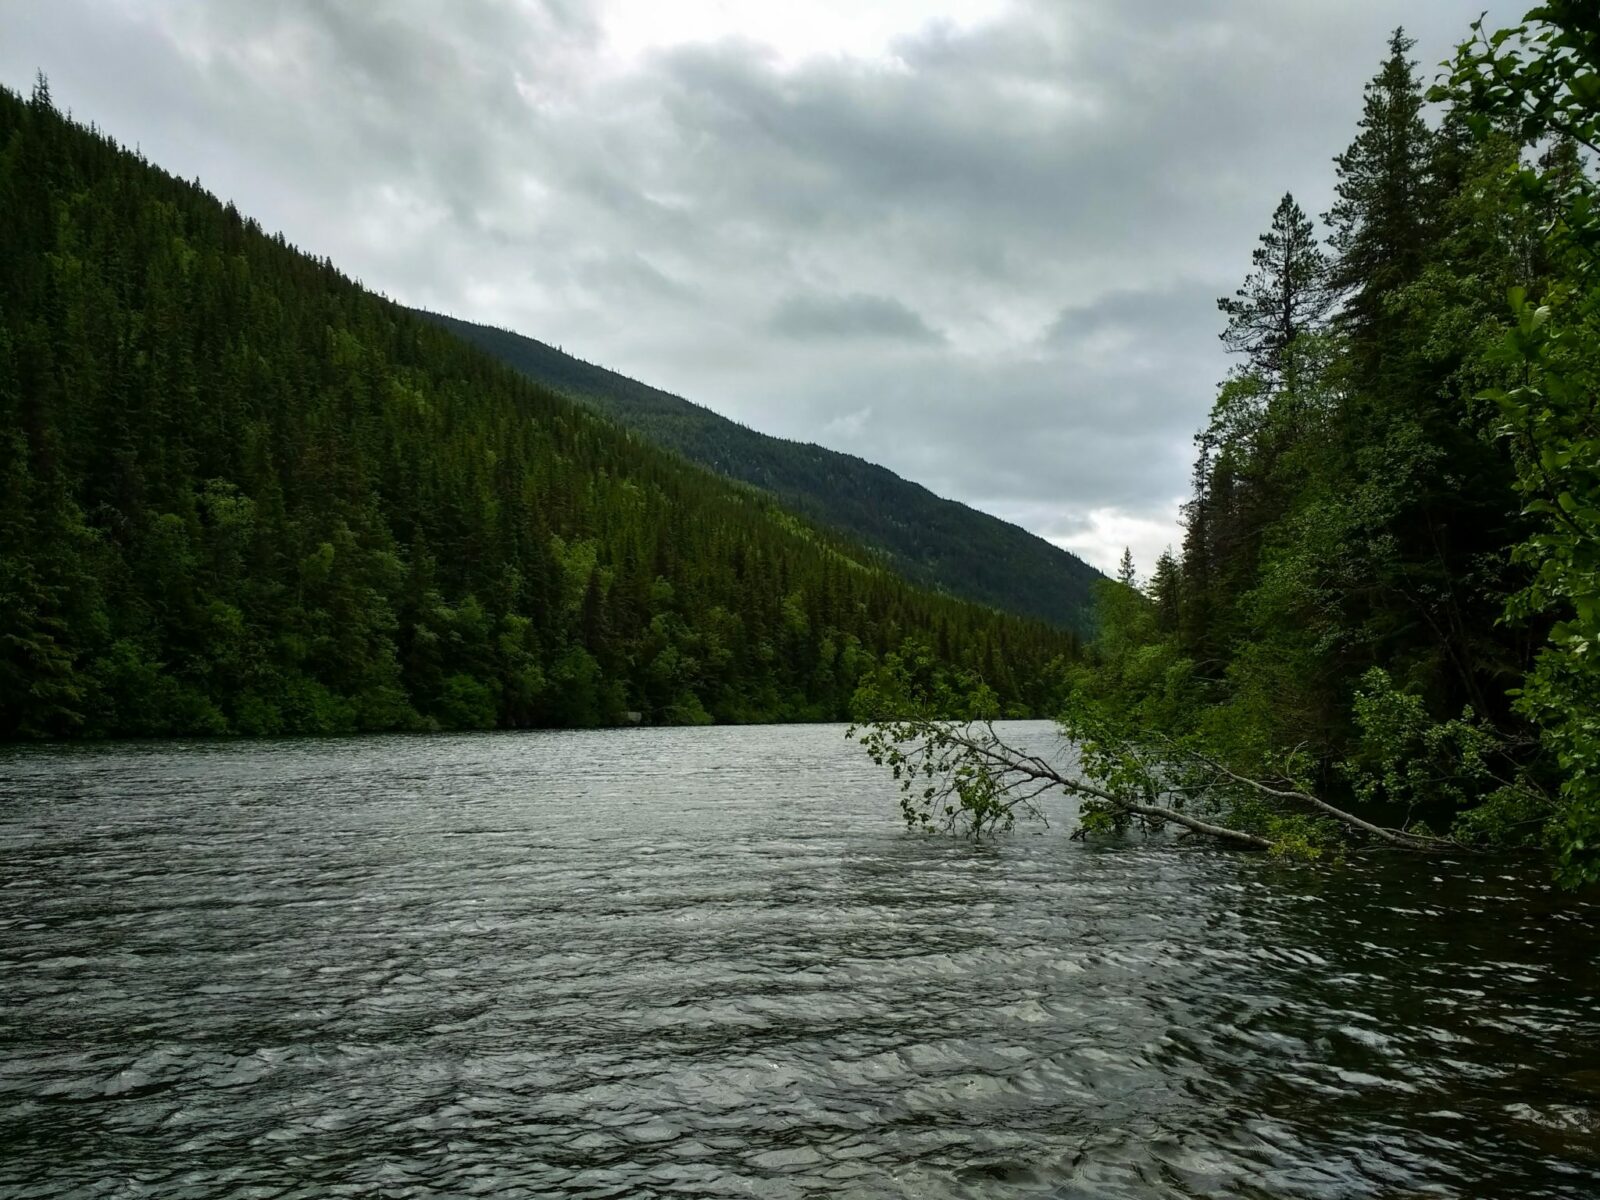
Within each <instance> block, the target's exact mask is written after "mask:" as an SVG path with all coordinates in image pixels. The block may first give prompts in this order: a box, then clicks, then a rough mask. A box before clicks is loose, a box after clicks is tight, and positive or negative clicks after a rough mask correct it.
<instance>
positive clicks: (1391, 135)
mask: <svg viewBox="0 0 1600 1200" xmlns="http://www.w3.org/2000/svg"><path fill="white" fill-rule="evenodd" d="M1411 50H1412V42H1411V41H1410V40H1409V39H1408V38H1407V37H1406V36H1405V34H1404V32H1403V31H1396V32H1395V33H1394V35H1393V37H1392V39H1391V41H1390V43H1389V46H1388V53H1387V56H1386V57H1385V58H1384V60H1383V61H1382V64H1381V67H1380V69H1379V70H1378V72H1377V74H1376V76H1375V77H1374V78H1373V79H1372V81H1371V82H1370V83H1369V84H1368V85H1367V87H1366V90H1365V101H1364V111H1363V114H1362V117H1361V121H1360V126H1359V128H1358V130H1357V132H1356V134H1355V137H1354V139H1353V140H1352V142H1351V143H1350V145H1349V146H1348V148H1347V149H1345V150H1344V151H1343V152H1342V153H1340V154H1339V155H1338V157H1337V158H1336V159H1335V160H1334V174H1335V185H1336V186H1335V200H1334V203H1333V206H1332V208H1331V209H1330V210H1329V211H1328V212H1327V213H1326V214H1324V215H1323V217H1322V220H1323V222H1324V224H1325V231H1324V232H1323V233H1319V231H1318V229H1317V226H1316V222H1314V221H1313V220H1312V218H1311V217H1309V216H1308V215H1307V214H1306V213H1305V212H1303V211H1302V209H1301V207H1300V205H1299V204H1298V203H1297V202H1296V201H1295V199H1294V198H1293V197H1292V196H1284V197H1283V198H1282V199H1281V201H1280V202H1279V203H1278V204H1277V206H1276V209H1275V211H1274V212H1273V213H1272V215H1271V219H1270V225H1269V228H1268V229H1267V231H1266V232H1265V233H1264V234H1263V235H1262V236H1261V238H1260V242H1259V245H1258V246H1257V248H1256V250H1255V252H1254V255H1253V259H1252V265H1251V269H1250V271H1249V273H1248V275H1247V277H1246V278H1245V280H1244V283H1243V284H1242V286H1241V287H1240V288H1239V289H1238V291H1237V292H1236V293H1235V294H1234V295H1232V296H1229V297H1226V298H1224V299H1222V300H1221V301H1220V302H1219V305H1220V308H1221V310H1222V315H1223V317H1224V318H1225V329H1224V331H1223V334H1222V336H1223V339H1224V342H1225V344H1226V346H1227V348H1228V349H1229V350H1231V351H1233V352H1235V353H1236V354H1237V355H1238V356H1239V366H1238V369H1237V370H1236V371H1235V372H1234V373H1233V375H1232V376H1231V377H1230V378H1229V379H1228V380H1227V381H1226V382H1225V383H1224V384H1223V385H1222V387H1221V390H1220V393H1219V394H1218V396H1217V399H1216V403H1215V406H1214V408H1213V409H1212V411H1211V415H1210V418H1209V420H1208V421H1207V423H1206V424H1205V426H1204V428H1203V429H1202V430H1201V431H1200V433H1199V435H1198V437H1197V439H1196V441H1197V448H1198V453H1197V457H1196V461H1195V466H1194V476H1193V494H1192V497H1191V499H1190V501H1189V503H1188V505H1187V507H1186V508H1185V511H1184V539H1183V544H1182V546H1181V549H1180V550H1179V551H1178V553H1176V554H1172V553H1168V554H1166V555H1163V556H1162V557H1161V559H1160V560H1159V561H1158V562H1156V563H1155V564H1153V570H1151V572H1150V574H1149V577H1148V578H1147V579H1144V580H1140V579H1139V578H1138V576H1137V573H1136V570H1135V567H1134V564H1133V563H1132V562H1131V560H1125V563H1124V569H1123V572H1122V579H1121V581H1120V585H1111V586H1108V587H1107V588H1106V589H1105V591H1104V596H1103V600H1102V608H1101V612H1102V630H1101V635H1100V637H1099V639H1098V641H1097V643H1096V644H1095V646H1094V648H1093V651H1092V666H1090V667H1089V668H1087V669H1085V670H1083V671H1082V672H1081V673H1080V675H1079V677H1078V686H1077V691H1076V695H1077V697H1078V700H1079V702H1081V703H1082V704H1083V705H1086V706H1087V707H1085V708H1082V709H1080V711H1084V712H1090V713H1092V714H1093V717H1092V719H1091V724H1092V723H1093V722H1094V721H1099V722H1102V723H1101V724H1100V725H1098V726H1096V727H1097V728H1100V729H1107V728H1111V727H1113V726H1115V727H1117V728H1120V730H1122V731H1123V733H1122V734H1119V735H1118V736H1119V737H1120V736H1130V737H1132V736H1135V735H1132V734H1129V732H1128V731H1139V733H1138V735H1137V736H1138V737H1140V738H1142V739H1143V742H1144V744H1145V745H1146V746H1148V745H1149V744H1150V743H1151V741H1152V740H1155V741H1156V742H1157V743H1158V744H1160V745H1165V746H1168V747H1173V748H1176V747H1183V748H1184V749H1185V752H1187V753H1190V754H1191V755H1193V756H1194V757H1192V759H1191V761H1194V762H1198V763H1202V764H1205V765H1206V770H1207V771H1208V772H1209V774H1208V776H1207V778H1206V780H1203V781H1202V782H1201V783H1200V784H1198V785H1197V788H1196V792H1195V795H1196V796H1199V797H1202V798H1203V801H1204V804H1205V805H1206V806H1207V807H1206V811H1207V812H1208V813H1209V814H1210V816H1211V819H1213V820H1220V821H1223V822H1226V823H1230V824H1231V825H1232V826H1233V827H1235V828H1244V829H1250V830H1253V831H1254V832H1255V833H1256V834H1258V835H1259V836H1261V837H1262V838H1264V839H1265V841H1266V842H1267V843H1270V844H1273V845H1275V846H1284V845H1290V844H1294V843H1296V842H1298V844H1299V845H1301V846H1302V847H1303V848H1306V849H1310V850H1314V848H1315V844H1316V839H1317V836H1318V834H1319V833H1326V832H1327V829H1326V824H1325V823H1323V824H1322V825H1321V826H1319V824H1318V821H1317V820H1308V821H1306V822H1304V823H1302V824H1300V825H1295V824H1293V823H1290V822H1289V821H1288V820H1287V816H1288V814H1291V813H1293V812H1295V811H1300V812H1311V811H1312V810H1311V805H1312V804H1314V803H1315V802H1314V801H1311V800H1308V797H1312V796H1324V797H1325V796H1333V797H1336V798H1339V797H1343V798H1344V799H1343V800H1341V803H1350V804H1353V805H1358V806H1361V805H1364V806H1367V809H1368V810H1369V811H1372V812H1375V813H1379V814H1382V816H1381V818H1380V819H1382V820H1385V821H1387V822H1392V823H1393V825H1394V827H1395V829H1396V830H1399V831H1402V832H1398V833H1396V835H1395V836H1394V838H1393V840H1395V841H1396V842H1397V843H1399V844H1411V845H1416V846H1437V847H1445V846H1467V847H1470V846H1498V847H1529V848H1534V847H1543V848H1544V849H1545V850H1546V851H1548V852H1550V853H1551V854H1552V856H1553V858H1554V861H1555V863H1556V872H1557V876H1558V878H1560V879H1562V880H1563V881H1564V882H1566V883H1578V882H1582V881H1585V880H1593V879H1596V878H1600V408H1597V396H1600V391H1597V385H1600V286H1597V284H1596V268H1597V266H1600V209H1597V207H1596V205H1595V200H1596V198H1597V187H1596V180H1595V173H1594V168H1595V161H1596V158H1595V156H1596V154H1597V153H1600V11H1597V10H1595V9H1594V8H1593V6H1592V5H1589V4H1580V3H1575V2H1568V3H1557V4H1550V5H1545V6H1542V7H1541V8H1539V9H1536V10H1534V11H1533V12H1531V13H1530V14H1529V17H1528V23H1527V24H1524V25H1523V26H1521V27H1518V28H1514V29H1511V30H1505V31H1501V32H1498V33H1492V32H1490V31H1487V30H1485V29H1483V28H1481V27H1479V28H1476V29H1475V30H1474V31H1473V36H1472V38H1471V39H1470V40H1469V41H1468V42H1466V43H1464V44H1463V46H1462V47H1461V49H1460V53H1459V57H1458V58H1457V59H1456V60H1455V61H1454V63H1453V65H1452V66H1451V67H1450V69H1449V70H1448V71H1447V72H1446V73H1443V74H1441V75H1440V76H1439V79H1438V81H1437V82H1436V83H1434V84H1433V86H1432V87H1430V88H1426V89H1425V84H1424V81H1423V79H1422V77H1421V74H1420V72H1419V68H1418V65H1417V64H1416V63H1415V62H1414V61H1413V60H1412V57H1411ZM1264 207H1265V206H1264ZM1107 721H1109V722H1111V723H1112V724H1111V725H1109V726H1108V725H1106V724H1104V722H1107ZM1119 722H1120V724H1118V723H1119ZM1107 744H1109V742H1108V743H1107ZM1118 744H1120V745H1122V746H1124V747H1127V746H1130V745H1133V744H1134V743H1133V742H1132V741H1122V742H1120V743H1118ZM1115 757H1116V756H1113V758H1115ZM1119 761H1122V762H1126V761H1128V760H1127V759H1126V758H1125V757H1124V758H1122V759H1120V760H1119ZM1229 772H1232V774H1231V775H1230V774H1229ZM1246 779H1251V780H1256V781H1266V788H1267V789H1270V790H1264V789H1263V788H1260V787H1254V786H1253V785H1250V786H1240V785H1241V784H1243V782H1244V780H1246ZM1219 780H1220V781H1223V782H1225V783H1227V784H1228V786H1227V787H1222V788H1219V787H1217V786H1216V784H1217V782H1218V781H1219ZM1195 803H1200V801H1195ZM1113 815H1116V816H1118V817H1119V818H1123V817H1126V813H1125V812H1117V813H1114V814H1113ZM1315 815H1316V813H1315V812H1312V816H1315ZM1357 828H1359V827H1357ZM1363 836H1365V835H1364V834H1363ZM1436 839H1438V840H1436Z"/></svg>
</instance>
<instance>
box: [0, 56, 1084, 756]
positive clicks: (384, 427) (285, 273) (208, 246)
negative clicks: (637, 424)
mask: <svg viewBox="0 0 1600 1200" xmlns="http://www.w3.org/2000/svg"><path fill="white" fill-rule="evenodd" d="M0 213H3V214H4V219H3V220H0V261H3V262H4V263H5V269H4V271H3V272H0V438H3V439H4V440H3V449H0V474H3V485H0V487H3V490H0V551H3V552H0V612H3V613H4V618H3V620H4V628H3V631H0V736H6V737H40V736H68V735H159V734H224V733H237V734H250V735H265V734H280V733H331V732H342V731H353V730H379V729H406V728H440V727H442V728H454V729H477V728H491V727H496V726H538V725H554V726H592V725H597V724H606V723H615V722H619V721H622V720H625V719H642V720H644V721H646V722H651V723H656V722H661V723H703V722H708V721H713V720H716V721H733V722H748V721H770V720H796V719H829V718H834V719H837V718H839V717H842V716H843V715H845V710H846V706H847V704H848V702H849V698H850V696H851V694H852V692H853V690H854V688H855V686H856V682H857V680H858V678H859V677H860V676H861V675H862V673H863V672H864V671H865V670H867V669H868V668H869V667H870V666H871V665H872V664H873V663H874V662H876V661H877V660H878V659H879V658H880V657H882V656H883V655H885V654H887V653H889V652H904V655H909V656H911V657H914V658H916V659H918V660H919V661H921V662H923V663H924V664H925V667H926V669H927V671H929V672H930V673H931V674H933V675H938V674H940V673H943V672H964V671H972V672H978V673H981V674H982V676H983V677H984V678H985V679H986V680H988V681H989V682H990V683H991V685H992V686H994V687H996V688H997V689H998V690H999V692H1000V693H1001V695H1002V696H1003V697H1004V698H1005V700H1006V702H1007V703H1008V704H1009V705H1010V706H1011V708H1012V710H1013V711H1016V712H1019V713H1020V712H1032V711H1036V710H1040V709H1042V708H1045V707H1047V705H1048V703H1049V698H1050V697H1049V684H1048V680H1049V679H1050V678H1051V677H1052V672H1051V669H1050V668H1051V664H1052V663H1057V662H1059V661H1063V660H1065V659H1068V658H1070V657H1071V656H1072V655H1073V654H1074V653H1075V650H1076V643H1075V640H1074V638H1073V636H1072V635H1070V634H1066V633H1062V632H1060V631H1058V630H1054V629H1051V628H1049V627H1047V626H1045V625H1044V624H1042V623H1038V622H1031V621H1027V620H1022V619H1017V618H1013V617H1009V616H1004V615H1001V614H999V613H997V612H995V611H993V610H990V609H986V608H982V607H978V606H975V605H972V604H967V603H962V602H958V601H955V600H951V599H948V598H945V597H942V596H938V595H934V594H932V593H929V592H925V591H921V590H918V589H916V588H914V587H912V586H910V585H908V584H907V583H905V582H903V581H901V580H900V579H899V578H897V577H896V576H894V575H893V574H891V573H889V572H887V571H885V570H883V569H882V568H881V567H880V566H879V565H877V563H876V561H875V559H874V558H873V557H872V556H871V555H869V554H866V553H865V552H862V551H860V550H858V549H857V548H856V547H855V546H853V545H852V544H850V543H848V542H846V541H844V540H842V539H840V538H838V537H837V536H834V535H832V534H829V533H826V532H824V531H821V530H819V529H817V528H814V527H812V526H811V525H809V524H807V523H805V522H803V521H801V520H799V519H798V518H796V517H794V516H791V515H790V514H788V513H786V512H785V511H784V510H782V509H781V508H780V507H779V506H778V505H777V504H776V503H775V502H773V501H772V500H770V499H768V498H767V497H766V496H765V495H764V494H762V493H759V492H756V491H754V490H752V489H749V488H744V487H740V486H738V485H735V484H732V483H730V482H728V481H725V480H722V479H720V478H718V477H716V476H714V475H712V474H710V473H709V472H706V471H703V470H701V469H700V468H697V467H695V466H692V465H691V464H689V463H687V462H685V461H683V460H681V459H678V458H677V457H675V456H673V455H672V454H670V453H668V452H666V451H662V450H658V449H655V448H653V447H651V446H650V445H648V444H645V443H644V442H642V441H641V440H639V439H638V438H637V437H636V436H633V435H630V434H628V433H627V432H625V431H624V430H622V429H620V428H619V427H616V426H614V425H612V424H610V423H609V422H607V421H606V420H604V419H602V418H601V417H599V416H596V415H594V414H593V413H591V412H589V411H587V410H585V409H582V408H580V407H577V406H575V405H574V404H572V403H571V402H569V401H567V400H565V399H563V398H561V397H559V396H557V395H556V394H554V393H552V392H550V391H548V390H545V389H544V388H541V387H539V386H535V385H533V384H531V383H530V382H528V381H527V380H526V379H524V378H522V377H521V376H519V375H517V374H516V373H514V372H512V371H511V370H509V369H507V368H505V367H503V366H501V365H499V364H498V363H496V362H494V361H492V360H491V359H490V358H489V357H487V356H486V355H484V354H483V353H481V352H479V351H477V350H474V349H472V348H470V347H468V346H467V345H465V344H464V343H462V342H460V341H458V340H457V339H455V338H454V337H452V336H451V335H449V334H448V333H446V332H444V331H443V330H441V329H439V328H438V327H437V326H435V325H433V324H431V323H429V322H427V321H424V320H422V319H420V318H418V317H416V316H414V315H412V314H411V313H409V312H407V311H406V310H404V309H402V308H400V307H398V306H396V305H393V304H391V303H389V302H388V301H386V300H384V299H382V298H380V297H378V296H375V295H373V294H371V293H369V292H367V291H364V290H363V289H362V288H361V287H360V286H358V285H357V284H356V283H354V282H352V281H351V280H349V279H348V278H345V277H344V276H342V275H341V274H340V273H339V272H338V271H337V270H336V269H335V267H334V265H333V264H332V263H330V262H327V261H318V260H316V259H313V258H310V257H307V256H306V255H304V254H301V253H299V252H298V251H296V250H295V249H294V248H293V247H291V246H289V245H288V244H286V242H285V241H284V239H283V238H282V237H281V236H279V237H274V236H269V235H268V234H266V233H265V232H263V231H262V229H261V228H260V227H259V226H258V225H257V224H256V223H255V222H254V221H252V220H250V219H249V218H247V217H246V216H244V215H242V214H241V213H239V212H238V211H236V210H235V209H234V208H233V207H232V206H231V205H230V206H224V205H223V204H222V203H220V202H218V201H217V200H216V199H215V198H213V197H212V196H211V195H209V194H208V193H206V192H205V191H204V190H203V189H202V188H201V187H200V186H199V184H198V183H197V182H196V183H190V182H185V181H183V180H181V179H176V178H173V177H171V176H169V175H168V174H166V173H164V172H163V171H161V170H160V169H158V168H157V167H156V166H153V165H151V164H149V163H147V162H145V161H143V159H142V158H140V157H139V156H137V155H135V154H133V153H130V152H128V151H126V150H124V149H122V148H120V147H119V146H118V145H116V144H115V143H113V142H112V141H110V140H109V139H107V138H106V137H104V136H101V135H100V134H99V133H97V132H95V131H93V130H91V129H86V128H83V127H81V126H80V125H77V124H75V123H74V122H72V121H71V120H70V119H68V118H67V117H65V116H64V115H63V114H62V113H61V112H60V111H58V110H57V108H56V106H55V104H54V103H53V101H52V99H51V97H50V94H49V89H48V85H47V84H46V83H45V82H44V81H43V80H42V79H41V81H40V83H39V85H38V87H37V88H36V90H35V92H34V94H33V96H32V97H31V99H27V100H24V99H23V98H21V97H19V96H17V95H15V94H12V93H9V92H7V93H4V94H0ZM904 655H903V656H904Z"/></svg>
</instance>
